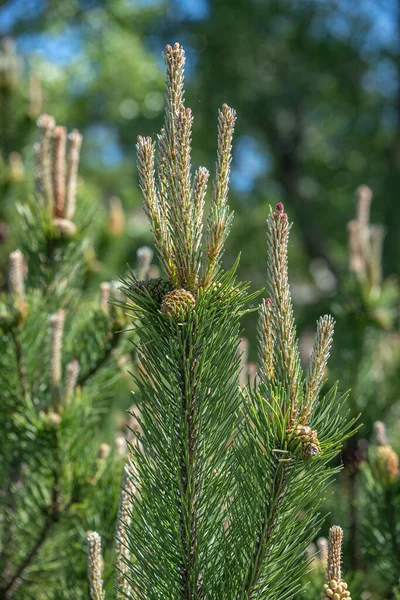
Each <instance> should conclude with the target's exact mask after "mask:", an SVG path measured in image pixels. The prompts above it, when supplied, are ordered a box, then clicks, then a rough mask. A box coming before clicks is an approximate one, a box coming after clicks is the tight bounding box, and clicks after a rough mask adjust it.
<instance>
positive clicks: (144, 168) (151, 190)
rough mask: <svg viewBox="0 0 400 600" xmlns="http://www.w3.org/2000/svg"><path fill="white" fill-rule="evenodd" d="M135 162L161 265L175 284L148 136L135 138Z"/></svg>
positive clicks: (151, 144)
mask: <svg viewBox="0 0 400 600" xmlns="http://www.w3.org/2000/svg"><path fill="white" fill-rule="evenodd" d="M136 149H137V162H138V172H139V184H140V188H141V190H142V194H143V199H144V207H145V212H146V214H147V216H148V218H149V221H150V225H151V229H152V232H153V235H154V238H155V242H156V246H157V250H158V253H159V256H160V260H161V262H162V265H163V267H164V269H165V272H166V273H167V275H168V277H169V278H170V280H171V282H173V283H175V285H177V283H178V281H177V279H176V265H175V263H174V258H173V257H174V251H173V246H172V241H171V236H170V232H169V221H168V214H167V212H166V209H165V204H164V203H162V202H161V201H160V198H159V197H158V193H157V190H156V184H155V169H154V144H153V143H152V141H151V139H150V138H143V137H141V136H139V137H138V138H137V144H136Z"/></svg>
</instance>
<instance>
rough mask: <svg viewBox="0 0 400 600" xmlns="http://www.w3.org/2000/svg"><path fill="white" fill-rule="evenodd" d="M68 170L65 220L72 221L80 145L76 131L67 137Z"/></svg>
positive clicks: (78, 134)
mask: <svg viewBox="0 0 400 600" xmlns="http://www.w3.org/2000/svg"><path fill="white" fill-rule="evenodd" d="M68 139H69V150H68V170H67V192H66V199H65V207H64V212H65V218H66V219H72V218H73V216H74V215H75V209H76V188H77V180H78V168H79V153H80V149H81V145H82V136H81V134H80V133H79V131H78V130H77V129H73V130H72V131H71V133H70V134H69V136H68Z"/></svg>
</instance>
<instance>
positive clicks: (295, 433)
mask: <svg viewBox="0 0 400 600" xmlns="http://www.w3.org/2000/svg"><path fill="white" fill-rule="evenodd" d="M287 433H288V435H289V437H290V438H291V440H290V443H289V449H290V450H291V451H292V452H293V453H294V454H296V455H297V456H299V458H301V459H302V460H306V459H307V458H311V457H312V456H317V454H319V453H320V451H321V446H320V444H319V441H318V437H317V432H316V431H315V429H311V427H308V425H297V427H295V428H294V430H293V429H291V430H288V432H287Z"/></svg>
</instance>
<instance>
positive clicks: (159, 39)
mask: <svg viewBox="0 0 400 600" xmlns="http://www.w3.org/2000/svg"><path fill="white" fill-rule="evenodd" d="M0 35H1V37H2V45H3V52H2V58H1V66H2V69H3V76H2V82H1V110H0V119H1V130H0V136H1V140H0V145H1V151H2V161H3V163H7V162H8V160H9V155H10V153H11V152H13V151H16V152H20V153H22V155H23V156H24V158H25V160H27V159H29V158H30V155H31V144H32V141H33V140H34V139H35V136H36V132H35V130H34V128H33V127H31V125H32V123H31V121H33V120H34V119H33V118H31V119H30V118H28V117H27V115H26V110H27V106H26V103H30V104H32V103H33V104H34V103H35V102H36V103H41V105H42V106H41V112H43V111H46V112H48V113H50V114H52V115H54V116H55V118H56V120H57V121H58V122H59V123H63V124H66V125H67V126H68V127H69V128H72V127H77V128H79V129H80V130H81V132H82V133H83V135H84V146H83V157H82V164H81V175H82V176H83V178H84V180H85V184H86V186H87V187H88V188H90V192H91V194H92V195H93V202H95V203H98V205H99V207H100V206H101V207H102V210H103V209H104V210H106V209H107V203H108V201H109V199H110V197H112V196H118V197H119V198H120V199H121V200H122V204H123V206H124V209H125V211H126V221H127V231H126V235H127V237H128V238H129V242H128V241H127V240H125V248H124V250H122V248H121V246H120V244H113V247H112V248H108V252H107V253H106V255H105V254H103V255H102V256H101V262H102V265H101V267H100V266H99V268H101V275H102V276H103V277H109V276H110V275H112V274H114V273H115V271H116V270H118V269H121V268H123V265H124V264H125V261H126V259H127V258H128V259H129V260H131V261H132V257H133V256H134V253H135V249H136V248H137V247H138V246H140V245H141V244H142V243H143V242H144V241H146V240H149V239H150V238H149V234H148V228H147V225H146V224H145V221H144V219H143V214H142V212H141V210H140V208H139V207H140V202H141V200H140V197H139V192H138V186H137V178H136V170H135V158H134V154H135V152H134V144H135V139H136V136H137V135H138V134H145V135H154V134H155V133H156V132H157V131H158V130H159V128H160V125H161V118H162V111H163V81H164V74H163V63H162V59H161V52H162V50H163V47H164V45H165V43H167V42H170V43H173V42H174V41H176V40H179V42H180V43H181V44H183V45H184V46H185V48H186V52H187V103H188V105H189V106H191V107H192V109H193V111H194V115H195V125H194V135H193V145H194V163H195V164H198V163H200V164H204V165H205V166H208V167H210V166H211V167H212V165H213V161H214V156H215V145H216V141H215V129H216V113H217V109H218V107H219V106H220V105H221V104H222V103H223V102H227V103H228V104H230V105H232V106H233V107H234V108H236V110H237V112H238V121H237V131H236V139H235V148H234V162H233V173H232V185H231V195H230V200H231V203H232V205H233V207H234V209H235V212H236V219H235V225H234V229H233V232H232V235H231V238H230V242H229V248H228V253H227V255H226V263H227V264H230V263H231V261H232V258H233V255H236V254H237V253H238V251H239V250H240V251H241V252H242V267H241V268H242V273H241V274H242V275H243V276H244V277H245V278H247V279H250V280H251V281H252V282H253V283H254V285H255V286H262V284H263V281H264V274H263V273H264V264H265V243H264V242H265V218H266V215H267V211H268V205H269V204H272V203H274V202H276V201H278V200H282V201H283V202H285V204H286V205H287V206H286V208H287V211H288V213H289V215H290V217H291V218H292V219H293V220H294V222H295V227H294V231H293V236H292V269H291V275H292V280H293V281H292V283H293V290H294V296H295V301H296V303H297V305H298V307H299V308H300V307H301V309H302V310H301V311H299V315H300V314H303V312H304V313H307V314H310V313H313V306H315V305H317V306H318V312H320V311H321V303H325V302H329V298H332V297H333V296H334V295H335V293H336V291H337V287H338V285H339V284H338V282H339V280H340V276H341V274H342V272H343V270H344V269H346V268H347V250H346V243H347V235H346V224H347V222H348V221H349V220H350V219H351V218H352V217H353V214H354V204H355V195H354V190H355V188H356V187H357V186H358V185H359V184H360V183H365V184H367V185H369V186H370V187H372V189H373V190H374V194H375V200H374V203H373V208H372V215H373V217H372V219H373V220H374V221H376V222H380V223H383V224H384V226H385V229H386V240H385V256H384V271H385V273H386V274H391V273H398V272H399V269H400V266H399V265H400V260H399V259H400V235H399V230H400V203H399V201H398V199H397V189H398V187H399V186H398V180H399V178H400V172H399V168H398V165H399V161H400V122H399V115H400V75H399V73H400V46H399V41H400V3H399V2H396V1H395V0H386V1H384V2H383V1H381V0H363V1H361V2H357V3H352V2H351V3H349V2H346V1H345V0H337V1H335V0H300V1H299V0H296V1H290V0H278V1H273V0H270V1H262V0H258V1H257V0H242V1H240V0H177V1H175V2H174V1H170V2H159V1H158V0H109V1H104V0H103V1H102V0H84V1H79V0H62V1H59V0H54V1H52V0H48V1H45V0H13V1H11V2H10V1H9V2H4V1H3V2H1V7H0ZM10 38H12V39H13V40H14V43H15V53H16V55H15V56H14V55H13V52H14V50H13V49H12V48H11V44H12V42H11V41H10ZM10 57H12V58H10ZM12 60H14V61H16V65H15V66H14V69H15V74H13V75H12V77H13V78H14V79H15V80H14V81H13V83H12V86H11V87H13V89H12V90H10V86H9V85H8V84H7V81H6V79H7V73H8V75H9V76H10V69H11V67H10V65H7V61H8V62H10V61H12ZM29 79H30V83H29ZM29 87H30V90H29ZM32 96H33V98H32ZM40 96H41V99H40ZM28 108H29V107H28ZM30 108H31V116H32V117H34V116H35V114H34V112H35V106H33V107H32V106H30ZM28 177H30V173H29V172H28ZM3 180H4V177H3ZM3 183H4V181H3ZM3 198H4V194H3ZM3 202H4V200H3ZM2 210H3V211H4V210H5V209H4V208H3V209H2ZM4 229H5V228H4V226H3V227H2V231H3V233H2V237H3V238H6V241H7V234H6V233H5V232H4ZM303 309H304V310H303ZM308 318H309V317H306V316H305V317H304V319H305V320H306V321H308ZM313 318H314V315H313V314H312V319H313Z"/></svg>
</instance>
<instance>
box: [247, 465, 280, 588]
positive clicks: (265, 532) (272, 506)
mask: <svg viewBox="0 0 400 600" xmlns="http://www.w3.org/2000/svg"><path fill="white" fill-rule="evenodd" d="M287 470H288V467H287V466H286V465H283V467H282V466H281V465H280V464H278V465H277V472H276V474H275V477H274V486H273V488H272V491H271V496H270V497H269V498H268V500H267V501H266V502H265V507H264V520H263V523H262V526H261V532H260V534H259V535H258V536H257V541H256V544H255V549H254V553H253V558H252V561H251V566H250V568H249V572H248V575H247V579H246V583H245V586H244V590H243V593H242V594H241V595H240V596H238V599H239V598H240V600H244V599H245V598H248V599H250V598H252V597H253V592H254V589H255V588H256V586H257V584H258V582H259V577H260V571H261V568H262V565H263V562H264V561H265V560H267V554H268V548H269V543H270V540H271V536H272V534H273V531H274V527H275V525H276V523H277V519H278V511H279V509H280V507H281V504H282V501H283V499H284V497H285V482H286V476H287ZM279 471H280V474H279V475H278V472H279Z"/></svg>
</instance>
